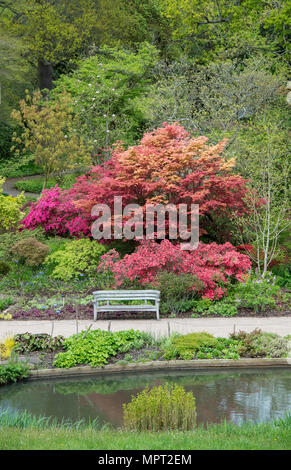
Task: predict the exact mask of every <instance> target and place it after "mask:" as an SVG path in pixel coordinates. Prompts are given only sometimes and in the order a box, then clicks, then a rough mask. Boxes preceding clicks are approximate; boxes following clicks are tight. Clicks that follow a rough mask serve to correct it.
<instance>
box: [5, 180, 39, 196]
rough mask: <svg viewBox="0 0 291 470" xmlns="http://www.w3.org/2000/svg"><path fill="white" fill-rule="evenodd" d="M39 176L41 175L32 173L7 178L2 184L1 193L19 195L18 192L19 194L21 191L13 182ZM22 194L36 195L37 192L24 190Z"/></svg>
mask: <svg viewBox="0 0 291 470" xmlns="http://www.w3.org/2000/svg"><path fill="white" fill-rule="evenodd" d="M40 176H41V175H32V176H21V177H18V178H7V179H6V181H5V183H4V185H3V193H6V194H8V195H9V196H13V197H16V196H19V194H21V191H19V190H18V189H16V188H14V184H15V183H16V182H17V181H23V180H32V179H35V178H39V177H40ZM24 196H27V197H38V196H39V194H36V193H29V192H24Z"/></svg>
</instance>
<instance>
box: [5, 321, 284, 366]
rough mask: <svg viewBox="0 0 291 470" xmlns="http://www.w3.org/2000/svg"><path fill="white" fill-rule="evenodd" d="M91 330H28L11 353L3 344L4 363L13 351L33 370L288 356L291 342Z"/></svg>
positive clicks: (260, 335) (259, 336)
mask: <svg viewBox="0 0 291 470" xmlns="http://www.w3.org/2000/svg"><path fill="white" fill-rule="evenodd" d="M91 326H92V325H91ZM90 329H91V327H89V328H88V329H87V330H82V331H80V332H77V333H76V334H74V335H72V336H71V337H69V338H63V337H62V336H52V335H49V334H32V333H29V332H26V333H23V334H18V335H16V336H14V338H13V339H11V341H12V343H11V344H10V343H9V345H8V346H9V348H8V349H9V350H7V348H6V347H5V345H4V346H3V359H5V358H8V357H9V356H10V354H11V353H13V354H21V355H22V356H23V357H24V358H25V360H26V361H28V362H29V361H31V362H30V363H31V364H32V365H33V367H34V368H38V367H40V368H43V367H45V368H55V367H56V368H70V367H76V366H79V365H80V366H81V365H89V366H91V367H104V366H105V365H106V364H117V365H127V364H130V363H145V362H151V361H171V360H178V361H180V360H181V361H183V360H197V359H201V360H203V359H233V360H237V359H240V358H285V357H288V354H289V353H290V344H291V338H290V335H289V336H285V337H282V336H279V335H277V334H274V333H265V332H263V331H261V330H258V329H257V330H254V331H252V332H250V333H247V332H245V331H239V332H238V333H233V334H231V335H230V336H229V337H228V338H224V337H214V336H213V335H211V334H209V333H207V332H201V333H189V334H186V335H182V334H180V333H172V334H171V335H170V336H169V337H160V338H155V337H153V336H152V335H151V334H149V333H145V332H140V331H135V330H128V331H121V332H110V331H105V330H99V329H97V330H93V331H90ZM52 332H53V330H52ZM4 351H6V353H5V354H4ZM4 356H5V357H4Z"/></svg>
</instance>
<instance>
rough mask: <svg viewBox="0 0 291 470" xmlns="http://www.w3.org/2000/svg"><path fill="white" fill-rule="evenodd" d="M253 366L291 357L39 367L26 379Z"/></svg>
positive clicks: (285, 362)
mask: <svg viewBox="0 0 291 470" xmlns="http://www.w3.org/2000/svg"><path fill="white" fill-rule="evenodd" d="M253 367H262V368H264V367H291V357H288V358H273V359H266V358H262V359H256V358H252V359H194V360H190V361H183V360H179V361H175V360H172V361H151V362H144V363H130V364H126V365H120V364H108V365H105V366H104V367H90V366H79V367H71V368H69V369H63V368H62V369H57V368H55V369H37V370H31V371H30V375H29V377H28V378H27V379H25V380H37V379H43V378H58V377H74V376H77V375H83V376H86V375H104V374H105V375H106V374H117V373H123V372H126V373H130V372H131V373H134V372H146V371H155V370H161V371H162V370H165V371H166V370H168V369H172V370H179V371H181V370H207V369H221V368H229V369H237V368H242V369H243V368H245V369H248V368H253Z"/></svg>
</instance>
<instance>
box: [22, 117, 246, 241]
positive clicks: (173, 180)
mask: <svg viewBox="0 0 291 470" xmlns="http://www.w3.org/2000/svg"><path fill="white" fill-rule="evenodd" d="M226 142H227V140H226V139H225V140H223V141H221V142H219V143H218V144H217V145H210V144H209V143H208V139H207V137H198V138H191V137H190V135H189V133H188V132H187V131H186V130H185V129H184V128H183V127H182V126H181V125H179V124H178V123H175V124H171V125H170V124H167V123H164V124H163V127H161V128H158V129H156V130H154V131H152V132H150V133H146V134H145V135H144V136H143V138H142V139H141V141H140V143H139V144H138V145H135V146H132V147H129V148H128V149H124V148H123V147H122V144H121V143H117V144H116V145H115V146H114V149H113V151H112V156H111V158H110V159H109V160H108V161H106V162H104V163H103V164H102V165H99V166H96V167H94V168H92V169H91V170H90V171H88V172H87V173H86V174H85V175H83V176H80V177H79V178H78V180H77V182H76V183H75V184H74V185H73V187H72V188H71V189H70V190H68V191H63V192H61V193H60V191H59V188H58V189H57V188H55V190H56V191H57V197H56V198H55V201H56V204H55V206H54V207H53V205H52V203H51V204H50V208H49V209H48V210H46V214H47V217H46V220H45V221H44V217H37V210H38V205H39V204H41V205H42V208H43V205H44V203H45V198H46V197H49V200H50V201H52V200H53V199H54V197H53V194H52V192H50V193H49V196H48V193H44V194H43V196H42V198H41V199H40V201H41V200H42V203H40V201H38V202H37V203H36V204H34V206H33V207H32V209H31V212H30V214H29V215H28V217H27V218H26V219H25V220H24V225H25V227H26V228H34V227H35V226H36V225H38V224H41V225H43V226H44V227H45V229H46V230H47V231H49V230H50V222H51V223H52V228H53V230H54V232H58V233H60V234H64V233H66V232H67V233H68V234H71V235H74V236H84V235H90V227H91V224H92V222H93V220H94V217H92V216H91V210H92V208H93V206H94V205H96V204H107V205H108V206H109V207H110V208H111V211H112V215H114V197H115V196H122V204H123V207H124V206H125V205H127V204H131V203H135V204H138V205H139V206H141V207H142V208H143V210H144V209H145V206H146V205H147V204H163V205H165V204H169V203H170V204H174V205H178V204H187V205H188V206H189V208H190V206H191V204H198V205H199V216H200V227H201V233H202V234H203V233H207V232H208V229H209V227H212V232H213V231H214V230H215V227H218V226H219V223H218V221H219V220H220V221H221V220H222V219H223V220H227V219H228V218H229V217H230V216H233V215H234V214H235V213H238V214H242V213H243V212H244V211H245V210H246V207H245V204H244V197H245V195H246V191H247V189H246V181H245V179H244V178H243V177H242V176H241V175H239V174H235V173H234V171H233V168H234V160H227V159H226V158H225V157H224V156H223V151H224V148H225V145H226ZM51 191H52V190H51ZM58 208H59V209H58ZM50 214H53V215H52V218H53V220H50V219H49V218H50ZM76 218H77V223H75V221H74V220H75V219H76ZM124 221H125V219H124ZM220 225H221V224H220ZM219 241H220V240H219Z"/></svg>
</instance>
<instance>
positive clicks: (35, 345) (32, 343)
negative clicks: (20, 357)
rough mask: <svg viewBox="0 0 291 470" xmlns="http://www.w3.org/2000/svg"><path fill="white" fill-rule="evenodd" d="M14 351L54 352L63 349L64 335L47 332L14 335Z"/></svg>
mask: <svg viewBox="0 0 291 470" xmlns="http://www.w3.org/2000/svg"><path fill="white" fill-rule="evenodd" d="M14 341H15V345H14V351H15V352H17V353H29V352H32V351H46V352H52V351H57V350H60V349H62V347H63V344H64V337H63V336H61V335H59V336H50V335H48V334H46V333H42V334H33V333H28V332H27V333H22V334H17V335H15V336H14Z"/></svg>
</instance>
